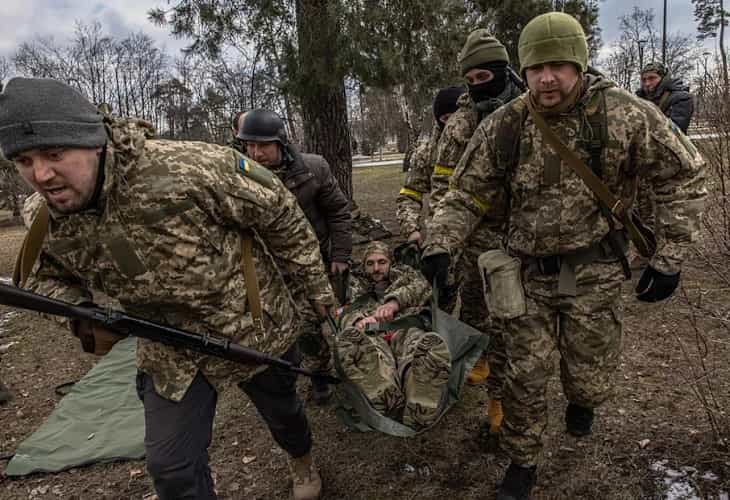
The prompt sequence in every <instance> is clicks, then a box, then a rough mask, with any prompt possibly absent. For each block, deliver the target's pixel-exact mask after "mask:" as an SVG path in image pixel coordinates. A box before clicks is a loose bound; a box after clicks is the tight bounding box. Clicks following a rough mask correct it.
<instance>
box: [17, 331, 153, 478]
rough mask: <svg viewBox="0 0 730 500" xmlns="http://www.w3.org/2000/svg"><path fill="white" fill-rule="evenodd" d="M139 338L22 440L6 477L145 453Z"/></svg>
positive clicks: (116, 351)
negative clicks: (137, 380) (138, 380)
mask: <svg viewBox="0 0 730 500" xmlns="http://www.w3.org/2000/svg"><path fill="white" fill-rule="evenodd" d="M136 349H137V339H136V338H135V337H128V338H126V339H123V340H121V341H120V342H118V343H117V344H116V345H115V346H114V348H113V349H112V350H111V351H110V352H109V353H108V354H107V355H106V356H104V357H103V358H102V359H101V360H99V362H98V363H97V364H96V366H94V367H93V368H92V369H91V370H90V371H89V373H87V374H86V375H85V376H84V377H83V378H82V379H81V380H79V381H78V382H77V383H76V384H74V385H73V387H72V388H71V390H70V392H69V393H68V394H67V395H66V396H64V397H63V399H61V401H60V402H59V403H58V406H57V407H56V409H55V410H53V413H51V415H50V416H49V417H48V420H46V421H45V422H44V423H43V425H41V427H40V428H38V430H36V431H35V432H34V433H33V434H32V435H31V436H30V437H28V438H27V439H26V440H25V441H23V442H22V443H21V444H20V446H18V449H17V450H16V452H15V456H14V457H13V458H12V460H10V463H8V466H7V468H6V469H5V475H6V476H24V475H27V474H31V473H34V472H58V471H62V470H66V469H70V468H72V467H79V466H82V465H89V464H93V463H98V462H112V461H116V460H127V459H140V458H143V457H144V410H143V408H142V403H141V401H140V400H139V399H138V398H137V392H136V388H135V387H136V385H135V376H136V374H137V368H136V363H135V357H136V356H135V353H136Z"/></svg>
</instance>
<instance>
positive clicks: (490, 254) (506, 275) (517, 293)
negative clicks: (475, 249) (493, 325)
mask: <svg viewBox="0 0 730 500" xmlns="http://www.w3.org/2000/svg"><path fill="white" fill-rule="evenodd" d="M478 263H479V273H480V274H481V276H482V284H483V285H484V300H485V302H486V303H487V308H488V309H489V314H490V315H491V316H492V317H494V318H499V319H515V318H517V317H519V316H522V315H523V314H525V313H526V312H527V304H526V303H525V289H524V287H523V286H522V262H520V259H518V258H517V257H512V256H510V255H507V253H506V252H505V251H504V250H502V249H501V248H498V249H495V250H489V251H487V252H484V253H483V254H481V255H480V256H479V260H478Z"/></svg>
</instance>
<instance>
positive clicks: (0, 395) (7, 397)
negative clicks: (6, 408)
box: [0, 382, 13, 405]
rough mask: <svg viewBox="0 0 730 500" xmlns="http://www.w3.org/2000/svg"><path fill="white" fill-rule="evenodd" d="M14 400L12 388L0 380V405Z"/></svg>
mask: <svg viewBox="0 0 730 500" xmlns="http://www.w3.org/2000/svg"><path fill="white" fill-rule="evenodd" d="M12 400H13V395H12V394H10V390H9V389H8V388H7V387H5V384H3V383H2V382H0V405H1V404H5V403H7V402H8V401H12Z"/></svg>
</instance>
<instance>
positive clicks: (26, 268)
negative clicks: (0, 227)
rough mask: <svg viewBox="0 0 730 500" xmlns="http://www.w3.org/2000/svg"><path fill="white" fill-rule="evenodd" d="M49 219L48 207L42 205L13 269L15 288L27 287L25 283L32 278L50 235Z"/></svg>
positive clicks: (26, 235)
mask: <svg viewBox="0 0 730 500" xmlns="http://www.w3.org/2000/svg"><path fill="white" fill-rule="evenodd" d="M48 219H49V214H48V206H47V205H46V204H45V203H42V204H41V206H40V208H39V209H38V213H37V214H36V216H35V218H34V219H33V222H32V223H31V225H30V228H29V229H28V232H27V233H25V238H24V239H23V244H22V245H21V247H20V252H19V253H18V256H17V258H16V259H15V268H14V269H13V284H14V285H15V286H19V287H23V286H25V282H26V281H27V280H28V276H30V273H31V271H32V270H33V266H34V265H35V263H36V261H37V260H38V256H39V255H40V254H41V248H43V241H44V240H45V239H46V234H47V233H48Z"/></svg>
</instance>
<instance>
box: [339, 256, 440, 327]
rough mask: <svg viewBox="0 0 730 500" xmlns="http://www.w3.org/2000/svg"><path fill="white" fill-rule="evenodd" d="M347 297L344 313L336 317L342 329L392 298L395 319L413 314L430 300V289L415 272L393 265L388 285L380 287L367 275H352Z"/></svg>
mask: <svg viewBox="0 0 730 500" xmlns="http://www.w3.org/2000/svg"><path fill="white" fill-rule="evenodd" d="M350 297H352V302H351V307H345V308H343V311H344V313H343V314H342V315H341V316H340V325H342V327H343V328H344V327H348V326H353V325H354V324H355V323H357V322H358V321H359V320H361V319H362V318H365V317H367V316H370V315H372V314H373V313H374V312H375V310H376V309H377V308H378V307H379V306H381V305H383V304H385V303H386V302H388V301H389V300H393V299H394V300H397V301H398V304H400V311H399V313H398V314H397V315H396V316H405V315H408V314H415V313H417V312H419V311H420V310H421V308H422V307H423V306H424V305H425V304H426V303H427V302H428V300H429V298H430V297H431V286H430V285H429V284H428V281H426V279H425V278H424V277H423V275H422V274H421V273H420V272H419V271H416V270H415V269H413V268H412V267H410V266H401V265H395V266H391V268H390V275H389V276H388V283H387V286H386V287H384V288H382V287H377V286H376V283H375V282H374V281H372V280H371V279H370V278H369V277H368V276H365V275H357V276H355V275H353V277H352V279H351V281H350Z"/></svg>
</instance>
